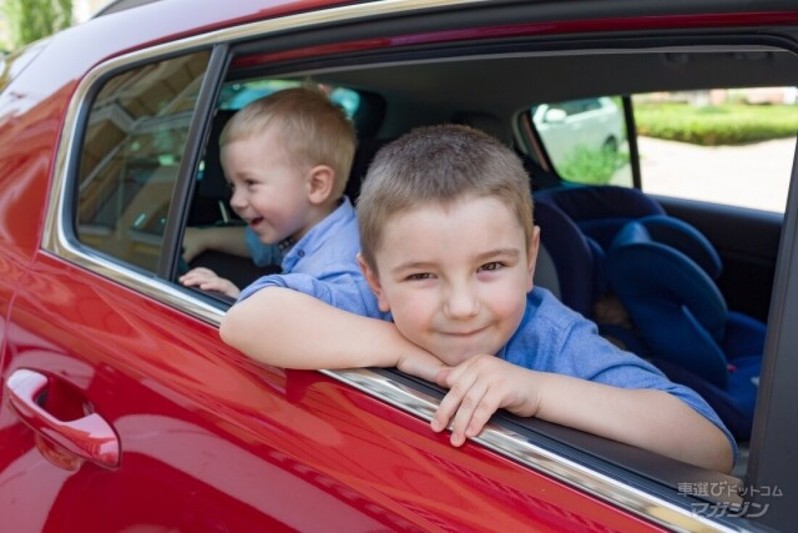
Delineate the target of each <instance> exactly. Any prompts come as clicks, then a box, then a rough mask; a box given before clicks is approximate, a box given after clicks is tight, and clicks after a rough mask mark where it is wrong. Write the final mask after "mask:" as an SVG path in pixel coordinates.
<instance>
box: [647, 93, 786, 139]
mask: <svg viewBox="0 0 798 533" xmlns="http://www.w3.org/2000/svg"><path fill="white" fill-rule="evenodd" d="M635 122H636V124H637V131H638V133H639V134H640V135H645V136H648V137H657V138H660V139H667V140H672V141H681V142H688V143H694V144H700V145H704V146H717V145H728V144H745V143H752V142H758V141H765V140H770V139H778V138H784V137H795V135H796V132H798V106H790V105H746V104H724V105H721V106H704V107H698V106H693V105H690V104H675V103H667V104H661V103H658V104H636V105H635Z"/></svg>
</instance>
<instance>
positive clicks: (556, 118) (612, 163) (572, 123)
mask: <svg viewBox="0 0 798 533" xmlns="http://www.w3.org/2000/svg"><path fill="white" fill-rule="evenodd" d="M529 116H530V118H531V122H532V125H533V126H534V128H535V129H536V130H537V132H538V135H539V137H540V140H541V143H542V145H543V146H542V147H543V149H544V150H545V152H546V155H547V156H548V159H549V162H550V164H551V167H552V168H553V169H554V170H555V171H556V172H557V174H558V175H560V176H561V177H562V178H563V179H565V180H567V181H571V182H575V183H588V184H596V185H601V184H608V183H609V184H614V185H625V186H631V185H632V172H631V169H630V167H629V150H628V143H627V142H626V139H627V136H626V123H625V120H624V114H623V105H622V103H621V100H620V98H619V97H618V98H609V97H600V98H580V99H577V100H567V101H562V102H555V103H542V104H538V105H534V106H532V107H531V108H530V110H529Z"/></svg>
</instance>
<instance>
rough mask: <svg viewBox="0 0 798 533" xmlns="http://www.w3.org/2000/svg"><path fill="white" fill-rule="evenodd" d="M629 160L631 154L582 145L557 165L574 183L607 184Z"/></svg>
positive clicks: (562, 173) (560, 171)
mask: <svg viewBox="0 0 798 533" xmlns="http://www.w3.org/2000/svg"><path fill="white" fill-rule="evenodd" d="M628 162H629V156H628V155H626V154H622V153H618V152H617V151H613V150H607V149H603V150H601V149H600V150H591V149H589V148H587V147H586V146H583V145H580V146H577V147H576V148H574V150H573V151H572V152H571V153H570V154H568V157H566V158H565V161H563V162H562V163H560V164H559V165H557V171H558V173H559V174H560V176H562V177H563V178H565V179H567V180H568V181H570V182H573V183H585V184H590V185H606V184H607V183H609V182H610V180H611V179H612V176H613V175H614V174H615V172H616V171H617V170H618V169H619V168H621V167H622V166H624V165H625V164H627V163H628Z"/></svg>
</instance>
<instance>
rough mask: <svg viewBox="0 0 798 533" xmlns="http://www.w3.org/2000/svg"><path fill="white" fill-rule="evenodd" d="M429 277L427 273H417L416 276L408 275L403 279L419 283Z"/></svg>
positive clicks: (430, 275)
mask: <svg viewBox="0 0 798 533" xmlns="http://www.w3.org/2000/svg"><path fill="white" fill-rule="evenodd" d="M431 277H432V274H430V273H429V272H418V273H416V274H410V275H409V276H407V278H405V279H407V280H408V281H421V280H425V279H430V278H431Z"/></svg>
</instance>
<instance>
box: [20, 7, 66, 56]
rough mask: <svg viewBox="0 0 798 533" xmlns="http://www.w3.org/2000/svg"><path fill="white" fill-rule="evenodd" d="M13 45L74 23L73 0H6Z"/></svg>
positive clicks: (35, 38) (51, 32) (46, 34)
mask: <svg viewBox="0 0 798 533" xmlns="http://www.w3.org/2000/svg"><path fill="white" fill-rule="evenodd" d="M5 14H6V17H7V19H8V24H9V30H10V32H11V39H12V47H13V48H19V47H22V46H24V45H26V44H28V43H32V42H34V41H38V40H39V39H41V38H43V37H47V36H48V35H52V34H53V33H55V32H57V31H60V30H63V29H65V28H68V27H69V26H71V25H72V0H5Z"/></svg>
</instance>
